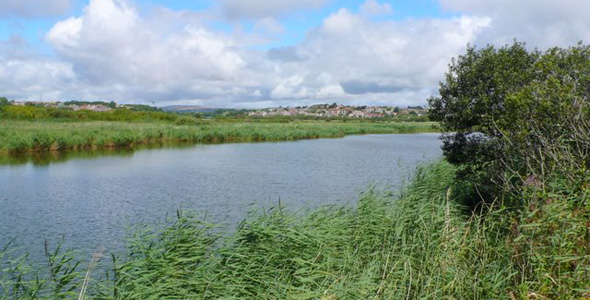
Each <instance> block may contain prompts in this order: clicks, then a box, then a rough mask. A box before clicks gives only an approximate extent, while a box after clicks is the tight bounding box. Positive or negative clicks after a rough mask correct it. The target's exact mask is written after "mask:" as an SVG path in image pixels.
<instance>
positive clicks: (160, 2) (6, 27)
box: [0, 0, 456, 54]
mask: <svg viewBox="0 0 590 300" xmlns="http://www.w3.org/2000/svg"><path fill="white" fill-rule="evenodd" d="M363 2H364V1H358V0H341V1H329V2H327V3H326V5H324V6H322V7H319V8H312V9H301V10H300V11H297V12H295V13H293V14H292V15H284V16H281V19H282V22H283V23H284V27H285V33H284V34H282V35H281V37H280V38H278V39H277V41H276V42H275V43H271V44H268V45H265V47H267V48H268V47H271V46H286V45H290V44H295V43H297V42H298V41H301V40H302V39H303V38H304V37H305V34H306V33H307V31H308V30H309V29H310V28H314V27H316V26H319V25H320V24H321V23H322V21H323V20H324V19H325V18H326V17H327V16H329V15H330V14H331V13H333V12H335V11H337V10H338V9H340V8H347V9H349V10H351V11H357V10H358V8H359V7H360V5H361V4H362V3H363ZM135 3H136V4H137V5H139V6H142V7H144V9H149V8H151V7H166V8H169V9H173V10H189V11H205V10H211V9H214V8H215V7H217V6H218V5H219V3H217V2H216V1H213V0H210V1H204V0H192V1H191V0H178V1H175V0H146V1H138V0H135ZM381 3H388V4H390V5H391V6H392V7H395V10H394V11H393V13H392V15H391V16H390V17H391V18H392V19H397V20H403V19H408V18H445V17H453V16H455V15H456V14H453V13H451V12H449V11H443V10H442V9H441V7H440V5H439V3H438V2H436V1H433V0H415V1H400V0H398V1H382V2H381ZM86 5H88V1H73V2H72V3H71V4H70V6H69V9H68V10H67V11H64V12H63V13H61V14H56V15H52V16H43V17H40V18H31V17H25V16H19V15H11V16H9V17H7V18H0V39H4V40H6V39H9V38H10V37H11V36H15V35H17V36H20V37H22V38H24V39H25V40H27V41H28V42H29V43H31V44H33V45H35V46H36V47H38V49H40V50H42V51H43V52H44V53H46V54H51V52H52V51H51V47H49V46H48V45H46V44H45V43H44V37H45V35H46V34H47V32H48V31H49V30H50V29H51V28H52V27H53V25H54V24H55V23H56V22H58V21H60V20H62V19H63V18H67V17H69V16H78V15H80V14H81V13H82V10H83V9H84V7H85V6H86ZM234 22H237V23H239V24H241V25H242V26H244V28H247V29H251V28H252V27H253V26H254V23H255V21H254V20H239V21H232V22H231V23H232V24H228V23H218V24H217V26H218V28H223V29H225V30H231V28H232V27H233V26H235V24H233V23H234ZM263 48H264V47H263Z"/></svg>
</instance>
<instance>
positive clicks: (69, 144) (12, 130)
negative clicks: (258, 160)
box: [0, 120, 437, 154]
mask: <svg viewBox="0 0 590 300" xmlns="http://www.w3.org/2000/svg"><path fill="white" fill-rule="evenodd" d="M433 131H437V129H436V127H434V123H430V122H423V123H416V122H375V123H361V122H358V123H357V122H291V123H270V124H269V123H221V122H215V121H211V122H208V123H205V124H196V125H174V124H168V123H154V122H152V123H129V122H108V121H96V122H55V121H14V120H0V153H5V154H6V153H27V152H43V151H58V150H79V149H105V148H119V147H132V146H135V145H140V144H148V143H161V142H192V143H223V142H258V141H293V140H300V139H313V138H337V137H342V136H345V135H351V134H369V133H417V132H433Z"/></svg>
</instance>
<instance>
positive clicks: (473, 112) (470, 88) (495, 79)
mask: <svg viewBox="0 0 590 300" xmlns="http://www.w3.org/2000/svg"><path fill="white" fill-rule="evenodd" d="M439 92H440V96H439V97H433V98H431V99H429V104H430V107H431V111H430V118H431V119H432V120H434V121H439V122H440V123H441V126H442V127H443V129H444V131H445V132H447V133H446V134H445V135H444V136H443V138H442V139H443V153H444V155H445V157H446V158H447V160H449V162H451V163H453V164H455V165H458V166H460V168H459V172H458V175H459V177H460V178H464V179H468V181H469V182H474V183H475V184H476V185H477V186H478V192H479V194H480V195H482V196H484V200H485V199H489V198H492V197H493V195H494V194H495V192H496V190H495V187H498V186H500V187H501V185H498V183H500V181H503V182H504V183H505V182H506V178H505V177H504V173H505V171H506V167H509V168H510V170H511V171H515V172H524V173H526V172H529V173H530V172H535V171H534V170H533V169H534V168H533V169H532V168H531V163H530V162H525V161H524V160H523V157H533V156H534V155H536V154H535V153H533V152H536V153H539V152H540V151H541V150H540V149H542V147H545V146H544V145H551V144H553V143H556V142H558V141H560V140H563V139H567V136H568V135H569V136H571V134H572V130H573V129H572V128H574V126H573V123H572V122H571V119H576V118H577V119H578V120H588V110H589V108H588V103H590V48H589V47H588V46H583V45H582V44H579V45H578V46H576V47H571V48H569V49H561V48H552V49H549V50H547V51H546V52H544V53H541V52H539V51H537V50H533V51H528V50H527V49H526V48H525V45H524V44H522V43H518V42H514V43H513V44H512V45H507V46H504V47H502V48H499V49H496V48H494V47H493V46H487V47H485V48H482V49H479V50H478V49H475V48H474V47H468V49H467V52H466V54H464V55H461V56H459V57H458V58H457V59H454V60H453V61H452V62H451V64H450V65H449V71H448V72H447V74H446V76H445V81H444V82H441V84H440V90H439ZM567 124H572V126H569V125H567ZM527 151H528V152H527ZM580 151H582V150H580ZM540 160H541V161H542V163H541V164H543V165H545V166H546V165H547V164H548V163H549V159H547V158H543V159H540ZM525 175H526V174H525ZM492 181H493V182H495V184H492Z"/></svg>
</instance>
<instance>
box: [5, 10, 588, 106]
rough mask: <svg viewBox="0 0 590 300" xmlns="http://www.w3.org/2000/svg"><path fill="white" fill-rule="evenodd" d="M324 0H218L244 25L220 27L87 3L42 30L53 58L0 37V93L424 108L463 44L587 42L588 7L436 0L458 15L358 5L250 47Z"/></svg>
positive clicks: (182, 15) (203, 17)
mask: <svg viewBox="0 0 590 300" xmlns="http://www.w3.org/2000/svg"><path fill="white" fill-rule="evenodd" d="M326 1H327V0H301V1H286V0H275V1H266V0H265V1H254V0H242V1H236V0H225V1H224V2H222V4H221V5H222V8H223V9H224V12H225V13H226V14H227V15H228V16H231V17H232V18H234V19H250V20H252V22H251V23H252V24H253V26H252V29H251V30H250V31H248V30H246V29H244V28H240V27H234V28H233V29H227V28H228V27H230V28H231V25H235V24H237V23H240V22H237V23H231V24H229V25H230V26H226V27H225V28H224V29H219V27H217V26H216V25H215V24H217V25H218V24H219V23H220V22H224V17H223V16H221V17H220V15H215V14H211V13H210V12H211V11H204V12H190V11H174V10H170V9H166V8H155V9H152V10H148V11H146V10H139V9H138V8H137V7H135V6H134V5H133V2H131V0H90V2H89V4H88V6H87V7H86V8H85V9H84V11H83V13H82V14H81V15H79V16H76V17H71V18H68V19H64V20H63V21H61V22H58V23H57V24H55V25H54V26H53V28H51V30H50V31H49V32H48V33H47V35H46V41H47V42H48V43H49V44H50V45H51V46H52V47H53V49H54V50H55V54H56V57H53V58H52V57H46V56H42V55H39V54H35V50H34V49H32V48H31V47H30V46H29V45H27V44H26V43H24V42H23V41H22V40H21V39H18V38H13V39H11V40H9V41H5V42H1V44H0V96H3V95H6V96H8V97H12V98H29V99H30V98H38V97H39V96H40V95H43V97H44V99H50V98H55V99H60V100H68V99H88V100H115V101H119V102H129V101H137V102H152V101H153V102H158V103H171V102H174V101H177V102H178V103H195V104H202V105H210V106H242V107H255V106H275V105H276V106H278V105H302V104H312V103H318V102H330V103H331V102H339V103H350V104H359V105H363V104H380V103H384V104H394V105H412V104H424V103H425V99H426V98H428V97H429V96H430V95H432V94H435V93H436V92H437V88H438V85H437V82H438V81H439V80H441V79H442V78H443V74H444V72H445V71H446V70H447V65H448V63H449V62H450V60H451V58H452V57H456V56H457V55H458V54H460V53H461V52H462V51H464V49H465V46H466V44H467V43H476V44H477V45H483V44H485V43H487V42H491V43H496V44H503V43H509V42H511V40H512V39H513V38H515V37H516V38H518V39H519V40H521V41H525V42H529V44H531V45H532V46H540V47H547V46H554V45H559V46H565V45H570V44H573V43H575V42H576V41H578V40H580V39H584V40H589V38H590V36H589V33H590V19H587V18H586V17H585V15H584V13H585V11H586V10H588V9H590V2H586V1H581V0H569V1H564V2H563V3H560V4H559V5H557V4H553V2H549V1H546V0H542V1H541V0H539V1H533V0H523V1H519V2H514V1H508V0H499V1H494V2H491V1H488V2H481V1H467V0H439V1H440V2H441V5H442V6H443V8H444V9H446V10H452V11H455V12H459V13H460V16H459V17H455V18H419V19H406V20H393V19H392V18H390V17H389V16H388V14H392V13H393V14H394V13H395V7H393V8H392V7H391V6H390V5H388V4H387V3H384V2H378V1H377V0H366V1H365V2H364V3H363V4H362V5H361V6H360V7H359V9H358V12H354V10H351V9H345V8H343V9H340V10H337V11H335V12H334V13H332V14H331V15H329V16H327V17H325V19H324V20H323V22H322V23H321V24H320V25H319V26H317V27H315V28H310V30H309V31H308V32H307V35H306V36H305V37H304V38H303V40H301V41H299V42H296V43H293V44H291V45H288V46H284V47H276V48H272V49H268V50H260V49H261V47H260V46H261V45H263V46H264V45H265V44H266V43H268V42H269V41H276V39H277V38H279V37H280V35H281V33H282V32H283V30H285V29H284V27H283V26H284V25H283V24H281V22H280V21H279V20H280V17H279V16H280V15H282V14H287V13H289V12H291V11H293V10H297V9H306V8H313V7H319V6H321V5H323V4H324V3H325V2H326ZM254 4H255V5H254ZM576 5H577V6H576ZM392 16H394V15H392ZM248 22H250V21H248ZM211 23H213V24H214V25H213V26H211V25H210V24H211ZM223 24H225V25H228V23H223ZM262 48H263V47H262Z"/></svg>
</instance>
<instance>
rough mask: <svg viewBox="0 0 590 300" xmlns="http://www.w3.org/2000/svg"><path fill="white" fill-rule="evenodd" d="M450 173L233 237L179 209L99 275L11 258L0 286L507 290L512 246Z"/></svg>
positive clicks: (40, 289)
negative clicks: (460, 200) (469, 209)
mask: <svg viewBox="0 0 590 300" xmlns="http://www.w3.org/2000/svg"><path fill="white" fill-rule="evenodd" d="M453 174H454V168H453V167H451V166H450V165H449V164H447V163H444V162H439V163H437V164H434V165H430V166H429V167H428V168H422V169H421V170H420V171H419V172H418V174H417V175H416V177H415V179H414V180H413V181H412V183H411V184H410V185H409V186H408V187H407V188H405V189H404V190H403V193H402V194H401V195H398V196H393V195H391V194H387V193H383V192H377V191H376V190H374V189H369V190H367V191H366V192H364V193H363V194H361V195H360V197H359V200H358V203H357V204H356V205H354V206H352V205H351V206H346V205H345V206H327V207H323V208H319V209H316V210H313V211H311V212H308V213H305V214H303V213H297V212H292V211H290V210H289V209H288V208H284V207H281V206H280V205H279V206H276V207H274V208H271V209H269V210H266V211H263V212H259V213H256V214H253V215H252V216H250V217H248V218H247V219H246V220H244V221H243V222H242V223H241V224H240V226H239V227H238V229H237V230H235V231H233V233H231V234H227V233H226V234H224V233H222V232H220V229H219V228H216V227H215V226H214V225H211V224H207V223H204V222H202V221H200V219H199V218H196V217H193V216H191V215H190V214H188V213H179V215H178V217H177V218H176V219H175V220H174V222H172V223H170V224H169V225H168V226H167V227H165V228H164V229H163V230H151V229H149V228H150V227H149V226H143V227H142V226H140V227H138V228H140V229H136V230H135V231H133V234H131V235H130V238H129V240H128V250H127V252H126V253H125V254H119V255H114V256H113V258H114V259H113V261H114V263H113V266H112V267H110V271H109V272H108V276H102V277H94V278H90V280H88V278H87V277H86V278H84V275H83V274H84V270H85V268H81V267H79V268H78V269H75V270H73V271H72V270H71V267H70V268H66V269H65V270H66V271H67V275H68V276H66V279H67V280H65V281H64V282H65V283H66V285H65V286H64V285H63V284H60V282H61V281H60V280H59V279H60V278H62V277H60V276H61V275H60V274H62V273H59V272H57V274H58V276H54V277H55V278H57V279H58V280H54V279H53V278H54V277H52V276H47V275H45V276H40V275H39V274H41V273H31V270H32V268H30V267H27V266H26V264H24V263H15V262H14V261H12V264H10V263H8V264H7V263H6V262H4V266H6V265H11V266H19V267H18V268H15V267H13V268H12V269H10V272H9V275H5V276H4V277H3V278H2V279H1V285H2V287H3V289H4V296H5V297H8V298H15V299H16V298H29V297H32V298H58V297H61V296H63V297H70V296H72V294H74V293H79V292H80V291H81V289H82V286H83V285H84V284H83V282H87V284H86V285H84V286H85V290H84V293H85V294H86V298H88V299H367V298H373V299H417V298H427V299H441V298H442V299H500V298H507V297H508V295H509V294H508V290H509V287H510V286H511V284H512V283H513V278H514V276H515V272H514V269H513V264H512V263H511V256H510V253H511V252H510V251H509V249H508V248H507V246H506V245H505V244H504V243H502V242H501V241H503V240H502V236H503V235H502V234H501V232H499V231H498V229H497V228H498V227H496V226H494V224H493V223H489V222H488V221H487V219H484V218H481V217H471V218H468V217H466V216H465V215H464V214H462V213H461V207H459V206H458V205H457V204H455V203H456V202H454V201H453V198H454V197H456V196H455V195H460V194H461V193H460V192H459V191H458V190H456V191H453V190H454V189H458V188H459V187H454V186H453ZM496 214H502V213H501V212H496ZM488 219H493V218H488ZM52 255H53V256H57V257H59V254H52ZM65 256H66V257H67V255H65ZM52 261H56V259H52ZM66 262H67V266H71V265H72V263H73V262H71V261H69V260H68V261H66ZM5 269H6V268H5ZM59 270H62V269H58V271H59ZM69 274H74V275H72V276H69ZM71 277H75V278H76V279H71ZM27 278H28V279H27Z"/></svg>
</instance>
